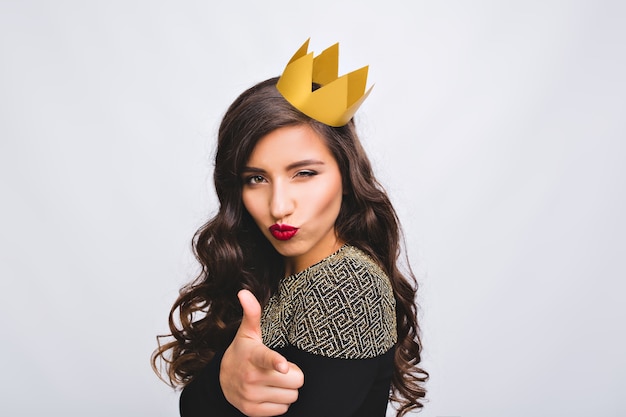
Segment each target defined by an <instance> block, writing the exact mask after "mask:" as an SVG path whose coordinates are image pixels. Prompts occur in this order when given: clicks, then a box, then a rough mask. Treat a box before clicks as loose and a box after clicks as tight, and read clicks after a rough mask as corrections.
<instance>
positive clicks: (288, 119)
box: [152, 78, 428, 416]
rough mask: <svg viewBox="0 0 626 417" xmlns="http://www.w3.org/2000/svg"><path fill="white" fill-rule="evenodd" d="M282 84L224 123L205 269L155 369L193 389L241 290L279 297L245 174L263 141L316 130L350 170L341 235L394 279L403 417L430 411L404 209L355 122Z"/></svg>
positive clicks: (274, 259) (258, 88) (271, 254)
mask: <svg viewBox="0 0 626 417" xmlns="http://www.w3.org/2000/svg"><path fill="white" fill-rule="evenodd" d="M276 81H277V78H272V79H269V80H266V81H263V82H261V83H259V84H257V85H255V86H253V87H252V88H250V89H248V90H247V91H245V92H244V93H243V94H241V95H240V96H239V97H238V98H237V99H236V100H235V101H234V102H233V104H232V105H231V106H230V107H229V109H228V110H227V112H226V114H225V116H224V118H223V120H222V123H221V125H220V129H219V133H218V144H217V153H216V156H215V170H214V184H215V190H216V193H217V196H218V199H219V210H218V213H217V214H216V215H215V216H214V217H213V218H212V219H210V220H209V221H208V222H207V223H206V224H204V225H203V226H202V227H201V228H200V229H199V230H198V231H197V232H196V234H195V235H194V238H193V244H192V246H193V250H194V254H195V256H196V258H197V260H198V261H199V263H200V265H201V268H202V269H201V272H200V273H199V275H198V277H197V278H196V279H195V280H194V281H193V282H191V283H189V284H187V285H185V286H184V287H183V288H182V289H181V290H180V295H179V297H178V299H177V300H176V302H175V303H174V305H173V307H172V309H171V310H170V314H169V328H170V331H171V334H169V335H163V336H158V338H157V339H158V340H159V347H158V348H157V349H156V350H155V351H154V353H153V354H152V366H153V368H154V370H155V372H157V374H159V375H160V376H161V374H162V373H161V372H160V369H161V368H160V367H159V364H164V365H165V367H166V373H165V375H166V376H165V379H166V381H167V382H169V383H170V384H171V385H173V386H181V385H182V386H185V385H187V384H188V383H189V382H190V381H191V380H192V379H193V378H194V376H195V375H196V374H197V373H198V372H199V371H200V370H201V369H202V368H204V367H205V366H206V365H207V364H208V362H209V361H210V360H211V359H212V358H213V355H214V354H215V353H216V352H218V351H220V350H224V349H225V348H226V347H228V345H229V344H230V342H231V341H232V339H233V338H234V335H235V333H236V331H237V328H238V327H239V323H240V322H241V318H242V310H241V306H240V305H239V301H238V299H237V292H238V291H239V290H241V289H242V288H245V289H248V290H250V291H252V293H254V294H255V296H256V297H257V299H258V300H259V302H260V303H261V305H262V306H263V305H265V304H266V303H267V301H268V300H269V298H270V296H271V295H272V294H273V293H274V292H275V291H276V290H277V287H278V280H279V279H280V277H282V276H283V261H282V257H281V256H280V255H279V254H278V252H276V250H275V249H274V248H273V247H272V245H271V244H270V243H269V242H268V240H267V239H266V238H265V237H264V236H263V235H262V234H261V231H260V230H259V228H258V227H257V226H256V224H255V223H254V221H253V220H252V217H251V216H250V215H249V214H248V212H247V211H246V209H245V208H244V206H243V203H242V198H241V192H242V181H241V175H240V174H241V172H242V168H243V167H244V166H245V164H246V162H247V160H248V158H249V156H250V154H251V153H252V150H253V148H254V146H255V144H256V143H257V141H258V140H259V139H260V138H262V137H263V136H265V135H267V134H268V133H270V132H272V131H273V130H275V129H278V128H280V127H285V126H293V125H300V124H306V125H308V126H310V127H311V128H313V129H314V131H316V132H317V133H318V134H319V135H320V136H321V137H322V138H324V139H325V141H326V144H327V146H328V148H329V149H330V151H331V152H332V154H333V156H334V157H335V159H336V160H337V163H338V165H339V169H340V171H341V177H342V180H343V190H344V196H343V199H342V206H341V209H340V212H339V216H338V217H337V220H336V223H335V228H336V231H337V235H338V237H339V238H340V239H341V240H343V241H345V242H348V243H349V244H351V245H353V246H356V247H358V248H359V249H361V250H362V251H364V252H366V253H367V254H369V255H370V256H371V257H372V258H373V259H375V260H376V261H377V262H378V263H379V264H380V266H381V267H382V268H383V270H384V271H385V272H386V273H387V274H388V276H389V278H390V280H391V284H392V287H393V291H394V295H395V298H396V316H397V332H398V343H397V346H396V350H395V359H394V365H395V368H394V372H393V376H392V390H391V396H390V398H391V400H392V401H394V402H395V403H396V404H397V414H398V416H402V415H404V414H405V413H407V412H408V411H410V410H413V409H418V408H422V407H423V399H424V396H425V394H426V390H425V389H424V383H425V381H426V380H427V379H428V373H427V372H425V371H424V370H423V369H421V368H420V367H418V364H419V363H420V361H421V357H420V354H421V349H422V345H421V339H420V330H419V326H418V323H417V311H416V310H417V307H416V303H415V295H416V290H417V283H416V280H415V277H414V275H413V274H412V273H411V271H410V268H407V269H408V272H406V273H402V272H401V271H400V270H399V268H398V257H399V256H400V251H401V249H400V240H401V231H400V226H399V222H398V218H397V215H396V212H395V210H394V209H393V206H392V205H391V202H390V201H389V198H388V196H387V194H386V193H385V191H384V190H383V188H382V187H381V186H380V184H379V183H378V181H377V180H376V179H375V178H374V175H373V172H372V167H371V164H370V162H369V159H368V158H367V155H366V153H365V151H364V149H363V147H362V146H361V143H360V141H359V139H358V136H357V133H356V129H355V125H354V121H352V120H351V121H350V122H349V123H348V124H347V125H345V126H342V127H330V126H327V125H325V124H322V123H320V122H317V121H315V120H313V119H311V118H309V117H308V116H306V115H304V114H302V113H301V112H300V111H298V110H296V109H295V108H294V107H293V106H291V105H290V104H289V103H288V102H287V101H286V100H285V99H284V98H283V97H282V95H281V94H280V93H279V92H278V90H277V89H276ZM314 88H315V87H314ZM164 338H165V339H167V341H164V342H163V343H161V340H162V339H164ZM172 338H173V340H172Z"/></svg>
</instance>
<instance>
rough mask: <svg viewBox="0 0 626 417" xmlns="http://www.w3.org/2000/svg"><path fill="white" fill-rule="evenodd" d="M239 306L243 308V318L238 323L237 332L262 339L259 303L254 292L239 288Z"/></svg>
mask: <svg viewBox="0 0 626 417" xmlns="http://www.w3.org/2000/svg"><path fill="white" fill-rule="evenodd" d="M237 297H238V298H239V303H240V304H241V308H243V318H242V319H241V324H240V325H239V331H238V333H240V334H241V336H247V337H249V338H253V339H258V340H262V337H261V305H260V304H259V302H258V301H257V299H256V297H255V296H254V294H252V293H251V292H250V291H248V290H241V291H239V293H238V294H237Z"/></svg>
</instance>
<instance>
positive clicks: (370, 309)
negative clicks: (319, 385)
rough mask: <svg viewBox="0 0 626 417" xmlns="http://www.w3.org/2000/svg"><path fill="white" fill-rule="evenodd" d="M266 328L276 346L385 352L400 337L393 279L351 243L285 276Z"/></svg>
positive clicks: (352, 355) (267, 311)
mask: <svg viewBox="0 0 626 417" xmlns="http://www.w3.org/2000/svg"><path fill="white" fill-rule="evenodd" d="M261 330H262V333H263V342H264V343H265V344H266V345H267V346H269V347H271V348H273V349H276V348H281V347H285V346H287V345H292V346H295V347H297V348H298V349H301V350H304V351H306V352H309V353H313V354H316V355H322V356H326V357H331V358H343V359H364V358H373V357H376V356H379V355H382V354H383V353H385V352H386V351H388V350H389V349H390V348H391V347H393V346H394V345H395V343H396V341H397V334H396V314H395V299H394V296H393V290H392V288H391V283H390V282H389V278H388V277H387V275H386V274H385V273H384V272H383V271H382V269H380V267H378V265H377V264H376V263H375V262H374V261H373V260H372V259H371V258H370V257H369V256H368V255H366V254H365V253H364V252H362V251H361V250H359V249H357V248H355V247H353V246H349V245H345V246H343V247H342V248H341V249H340V250H339V251H337V252H335V253H334V254H332V255H330V256H329V257H327V258H325V259H324V260H322V261H320V262H318V263H317V264H315V265H313V266H311V267H309V268H307V269H305V270H304V271H302V272H299V273H297V274H294V275H290V276H288V277H287V278H285V279H283V280H282V281H281V283H280V285H279V289H278V292H277V293H276V294H275V295H274V296H272V298H270V300H269V302H268V304H267V306H266V307H265V308H264V309H263V316H262V318H261Z"/></svg>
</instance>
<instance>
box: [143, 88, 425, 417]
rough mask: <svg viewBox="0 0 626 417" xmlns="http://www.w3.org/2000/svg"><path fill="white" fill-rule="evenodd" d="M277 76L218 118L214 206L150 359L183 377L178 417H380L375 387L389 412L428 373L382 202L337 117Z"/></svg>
mask: <svg viewBox="0 0 626 417" xmlns="http://www.w3.org/2000/svg"><path fill="white" fill-rule="evenodd" d="M277 81H278V78H274V79H270V80H267V81H264V82H261V83H259V84H258V85H256V86H254V87H252V88H250V89H249V90H247V91H245V92H244V93H243V94H242V95H241V96H240V97H238V98H237V99H236V100H235V102H234V103H233V104H232V105H231V106H230V108H229V109H228V111H227V113H226V115H225V116H224V119H223V121H222V124H221V126H220V129H219V134H218V147H217V154H216V157H215V171H214V183H215V189H216V192H217V196H218V198H219V204H220V206H219V211H218V213H217V214H216V215H215V216H214V217H213V218H212V219H211V220H209V221H208V222H207V223H206V224H205V225H204V226H203V227H202V228H200V230H198V232H197V233H196V235H195V237H194V252H195V254H196V257H197V259H198V261H199V262H200V264H201V265H202V271H201V273H200V275H199V277H198V278H197V279H196V280H195V281H194V282H192V283H190V284H188V285H187V286H185V287H184V288H183V289H182V290H181V294H180V296H179V297H178V299H177V300H176V302H175V303H174V306H173V307H172V310H171V312H170V319H169V323H170V330H171V336H173V340H172V341H170V342H168V343H165V344H163V345H161V346H159V348H158V349H157V350H156V351H155V353H154V355H153V366H154V367H155V369H157V362H158V361H159V360H160V359H162V360H164V361H165V363H166V365H167V377H168V379H169V382H170V383H172V384H173V385H182V386H183V387H184V388H183V392H182V395H181V401H180V407H181V415H182V416H183V417H190V416H241V415H248V416H271V415H281V414H283V413H285V412H286V413H287V414H285V415H287V416H337V417H339V416H341V417H345V416H380V417H382V416H384V415H385V412H386V408H387V404H388V402H389V399H391V400H393V401H394V403H395V405H396V406H397V414H398V416H401V415H404V414H405V413H406V412H408V411H410V410H414V409H419V408H421V407H422V406H423V404H422V400H423V397H424V395H425V389H424V387H423V383H424V382H425V381H426V379H427V377H428V375H427V373H426V372H424V371H423V370H422V369H420V368H419V367H418V364H419V363H420V352H421V344H420V336H419V327H418V323H417V319H416V307H415V292H416V284H415V280H414V278H413V276H412V275H411V274H410V272H409V273H402V272H401V271H400V270H399V268H398V265H397V261H398V256H399V253H400V230H399V224H398V221H397V217H396V214H395V211H394V209H393V207H392V205H391V204H390V202H389V199H388V197H387V195H386V194H385V192H384V191H383V189H382V187H381V186H380V185H379V184H378V182H377V181H376V179H375V178H374V175H373V173H372V169H371V165H370V162H369V160H368V158H367V156H366V154H365V152H364V150H363V148H362V146H361V144H360V142H359V139H358V137H357V134H356V130H355V125H354V122H353V120H350V121H349V122H347V124H345V125H343V126H340V127H331V126H329V125H327V124H325V123H321V122H319V121H317V120H315V119H313V118H311V117H309V116H307V115H305V114H303V113H302V112H301V111H299V110H298V109H296V108H295V107H294V106H293V105H291V104H290V103H289V102H288V101H287V100H286V99H285V98H284V97H283V95H282V94H281V93H280V92H279V90H278V89H277V87H276V84H277ZM316 87H318V86H314V88H316ZM242 290H243V291H242ZM257 300H258V302H257Z"/></svg>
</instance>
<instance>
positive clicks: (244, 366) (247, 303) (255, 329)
mask: <svg viewBox="0 0 626 417" xmlns="http://www.w3.org/2000/svg"><path fill="white" fill-rule="evenodd" d="M238 297H239V302H240V303H241V307H242V308H243V319H242V320H241V324H240V325H239V330H238V331H237V334H236V335H235V338H234V339H233V341H232V343H231V344H230V346H229V347H228V349H226V352H225V353H224V357H223V358H222V364H221V367H220V385H221V386H222V391H223V392H224V396H225V397H226V400H228V402H229V403H231V404H232V405H233V406H235V407H236V408H237V409H238V410H239V411H241V412H242V413H243V414H245V415H246V416H249V417H269V416H277V415H281V414H284V413H286V412H287V409H288V408H289V406H290V405H291V404H292V403H294V402H295V401H296V400H297V399H298V389H299V388H300V387H301V386H302V385H303V384H304V375H303V373H302V371H301V370H300V368H298V367H297V366H296V365H295V364H293V363H291V362H288V361H287V359H285V358H284V357H283V356H282V355H281V354H279V353H278V352H276V351H274V350H272V349H270V348H268V347H267V346H265V345H264V344H263V339H262V337H261V306H260V305H259V302H258V301H257V299H256V298H255V297H254V295H253V294H252V293H251V292H250V291H248V290H241V291H239V294H238Z"/></svg>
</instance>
